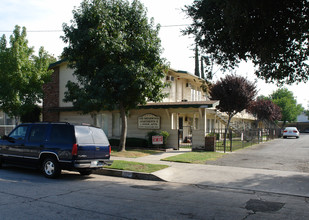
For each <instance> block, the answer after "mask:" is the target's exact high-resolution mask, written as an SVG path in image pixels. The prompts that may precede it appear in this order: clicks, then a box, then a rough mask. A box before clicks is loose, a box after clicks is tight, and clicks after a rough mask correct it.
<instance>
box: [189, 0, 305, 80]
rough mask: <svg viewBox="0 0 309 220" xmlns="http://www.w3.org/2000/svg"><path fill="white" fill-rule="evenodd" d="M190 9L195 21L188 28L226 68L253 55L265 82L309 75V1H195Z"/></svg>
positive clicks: (213, 58) (213, 57)
mask: <svg viewBox="0 0 309 220" xmlns="http://www.w3.org/2000/svg"><path fill="white" fill-rule="evenodd" d="M185 11H186V13H187V15H188V16H189V17H191V18H192V19H193V23H192V24H191V25H190V26H189V27H188V28H187V29H186V30H185V31H184V33H186V34H193V35H194V36H195V38H196V41H197V42H198V44H199V46H200V47H202V48H203V49H204V53H206V54H208V58H209V59H208V61H209V60H211V61H213V62H215V63H216V64H218V65H220V66H222V67H223V69H227V68H234V67H236V66H237V64H238V63H239V62H240V61H242V60H246V61H247V60H252V61H253V63H254V64H255V66H256V67H257V70H256V72H255V74H256V75H257V76H258V77H260V78H262V79H265V80H266V81H271V82H274V81H277V82H279V83H284V82H286V83H292V82H301V81H307V80H308V78H309V74H308V71H309V66H308V62H307V61H308V55H309V49H308V45H309V31H308V30H309V21H308V15H309V1H308V0H281V1H276V0H274V1H269V0H251V1H248V0H195V1H194V2H193V4H192V5H190V6H186V8H185ZM208 67H211V65H208ZM209 71H211V70H209Z"/></svg>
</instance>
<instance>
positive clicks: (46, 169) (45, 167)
mask: <svg viewBox="0 0 309 220" xmlns="http://www.w3.org/2000/svg"><path fill="white" fill-rule="evenodd" d="M42 172H43V174H44V176H45V177H47V178H52V179H54V178H57V177H59V176H60V174H61V169H60V166H59V163H58V161H57V160H56V159H55V158H52V157H47V158H46V159H45V160H44V161H43V163H42Z"/></svg>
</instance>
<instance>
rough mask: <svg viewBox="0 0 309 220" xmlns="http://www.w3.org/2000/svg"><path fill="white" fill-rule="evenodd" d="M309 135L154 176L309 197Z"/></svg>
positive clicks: (174, 165) (172, 167)
mask: <svg viewBox="0 0 309 220" xmlns="http://www.w3.org/2000/svg"><path fill="white" fill-rule="evenodd" d="M308 143H309V135H301V137H300V138H299V139H276V140H272V141H269V142H266V143H262V144H258V145H255V146H253V147H250V148H247V149H242V150H238V151H235V152H233V153H227V155H226V156H225V157H223V158H221V159H219V160H217V161H212V162H210V161H209V162H207V165H199V164H180V163H170V167H169V168H167V169H164V170H160V171H157V172H154V173H153V174H154V175H156V176H158V177H159V178H161V179H163V180H166V181H169V182H177V183H187V184H199V185H206V186H215V187H223V188H230V189H245V190H253V191H261V192H271V193H279V194H285V195H297V196H304V197H309V163H308V161H309V144H308Z"/></svg>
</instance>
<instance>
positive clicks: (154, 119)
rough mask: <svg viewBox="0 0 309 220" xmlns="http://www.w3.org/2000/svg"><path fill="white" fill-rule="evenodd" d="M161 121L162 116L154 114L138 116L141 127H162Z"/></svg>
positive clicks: (139, 126)
mask: <svg viewBox="0 0 309 220" xmlns="http://www.w3.org/2000/svg"><path fill="white" fill-rule="evenodd" d="M160 123H161V121H160V117H159V116H156V115H153V114H145V115H143V116H140V117H138V128H139V129H160Z"/></svg>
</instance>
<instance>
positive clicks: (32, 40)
mask: <svg viewBox="0 0 309 220" xmlns="http://www.w3.org/2000/svg"><path fill="white" fill-rule="evenodd" d="M140 1H141V2H142V3H143V4H144V6H145V7H146V8H147V15H148V17H149V18H151V17H153V18H154V22H155V24H160V25H161V30H160V33H159V37H160V39H161V43H162V48H163V50H164V51H163V54H162V57H163V58H165V59H166V60H167V61H168V62H169V64H170V67H171V68H172V69H175V70H184V71H188V72H190V73H192V74H193V73H194V63H195V61H194V51H193V49H194V40H193V38H192V37H189V36H183V35H182V33H181V30H183V29H185V27H186V25H188V24H190V23H191V20H190V19H189V18H187V17H186V14H185V13H184V12H183V11H182V9H183V8H184V6H185V5H190V4H191V3H192V2H193V0H140ZM81 2H82V0H53V1H50V0H1V1H0V35H1V36H2V35H3V34H5V35H6V37H7V40H8V39H9V36H10V35H11V34H12V32H13V29H14V27H15V25H19V26H25V27H26V28H27V36H28V37H27V39H28V40H29V46H33V47H34V49H35V50H36V51H38V49H39V48H40V46H43V47H44V48H45V50H47V51H48V52H49V53H50V54H53V55H54V56H55V57H59V56H60V54H61V52H62V50H63V48H64V47H65V46H66V45H65V44H64V43H63V41H62V40H61V38H60V36H62V35H63V32H62V24H63V23H67V24H70V21H71V19H72V18H73V16H72V10H73V9H74V7H78V6H79V5H80V3H81ZM253 72H254V68H253V66H252V64H250V63H242V64H241V65H240V66H239V68H238V69H235V70H233V73H236V74H237V75H242V76H244V77H246V78H247V79H248V80H250V81H255V80H257V88H258V91H259V95H264V96H268V95H270V94H271V93H272V92H273V91H275V90H277V89H278V87H277V86H276V85H275V84H266V83H265V82H264V81H263V80H261V79H257V77H256V76H255V75H254V74H253ZM228 73H229V72H228ZM228 73H225V74H228ZM220 77H224V74H222V73H220V71H218V72H217V73H216V74H215V75H214V78H213V81H214V82H216V81H217V80H218V79H220ZM285 87H286V88H288V90H290V91H292V92H293V94H294V96H295V98H296V99H297V103H298V104H301V105H302V106H303V107H304V108H305V109H309V106H308V105H309V95H308V94H309V83H299V84H293V85H290V86H285Z"/></svg>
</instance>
